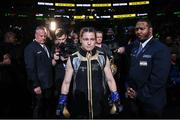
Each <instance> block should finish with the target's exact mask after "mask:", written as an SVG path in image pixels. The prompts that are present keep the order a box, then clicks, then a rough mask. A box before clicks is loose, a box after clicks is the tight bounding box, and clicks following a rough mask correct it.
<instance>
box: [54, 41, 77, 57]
mask: <svg viewBox="0 0 180 120" xmlns="http://www.w3.org/2000/svg"><path fill="white" fill-rule="evenodd" d="M55 49H57V50H58V52H59V56H62V57H64V58H68V57H69V55H71V54H72V53H74V52H75V49H76V48H75V46H74V45H73V44H72V43H66V44H65V43H60V44H56V46H55Z"/></svg>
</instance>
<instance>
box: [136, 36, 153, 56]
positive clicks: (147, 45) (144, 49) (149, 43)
mask: <svg viewBox="0 0 180 120" xmlns="http://www.w3.org/2000/svg"><path fill="white" fill-rule="evenodd" d="M154 40H155V39H153V38H152V39H151V40H150V41H149V42H148V43H147V44H146V46H145V47H144V48H143V49H142V50H141V52H140V53H139V55H138V56H142V54H143V53H144V52H145V51H146V50H147V49H148V48H149V47H150V46H151V44H152V43H153V41H154Z"/></svg>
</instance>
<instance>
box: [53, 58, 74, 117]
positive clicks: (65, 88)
mask: <svg viewBox="0 0 180 120" xmlns="http://www.w3.org/2000/svg"><path fill="white" fill-rule="evenodd" d="M72 76H73V67H72V65H71V60H70V57H69V58H68V61H67V64H66V73H65V77H64V80H63V83H62V87H61V94H60V96H59V100H58V106H57V109H56V115H57V116H61V115H63V116H65V118H69V116H70V114H69V112H68V110H67V108H66V107H65V106H66V104H67V94H68V92H69V86H70V83H71V79H72ZM63 111H66V114H65V113H64V112H63Z"/></svg>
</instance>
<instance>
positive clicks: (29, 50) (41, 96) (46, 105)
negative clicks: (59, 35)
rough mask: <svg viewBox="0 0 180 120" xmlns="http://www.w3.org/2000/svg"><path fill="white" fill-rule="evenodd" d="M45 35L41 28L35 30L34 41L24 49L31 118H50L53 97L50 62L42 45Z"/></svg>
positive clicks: (47, 53)
mask: <svg viewBox="0 0 180 120" xmlns="http://www.w3.org/2000/svg"><path fill="white" fill-rule="evenodd" d="M45 40H46V33H45V30H44V27H43V26H38V27H37V28H36V30H35V39H34V40H33V41H32V42H31V43H30V44H29V45H28V46H27V47H26V48H25V51H24V59H25V65H26V71H27V75H28V79H29V82H30V83H31V88H32V92H33V97H34V99H33V118H51V117H52V116H51V110H52V109H51V107H52V105H51V103H52V101H51V100H52V95H53V89H52V88H53V75H52V60H51V56H50V52H49V49H48V47H47V46H46V45H45V44H44V43H45Z"/></svg>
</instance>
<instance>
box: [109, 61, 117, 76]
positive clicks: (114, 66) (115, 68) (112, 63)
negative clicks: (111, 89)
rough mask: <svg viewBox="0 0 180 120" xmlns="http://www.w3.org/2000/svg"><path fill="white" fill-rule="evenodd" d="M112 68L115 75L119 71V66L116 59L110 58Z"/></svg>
mask: <svg viewBox="0 0 180 120" xmlns="http://www.w3.org/2000/svg"><path fill="white" fill-rule="evenodd" d="M110 68H111V72H112V74H113V75H115V74H116V73H117V66H116V65H115V64H114V59H113V58H112V59H111V60H110Z"/></svg>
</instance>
